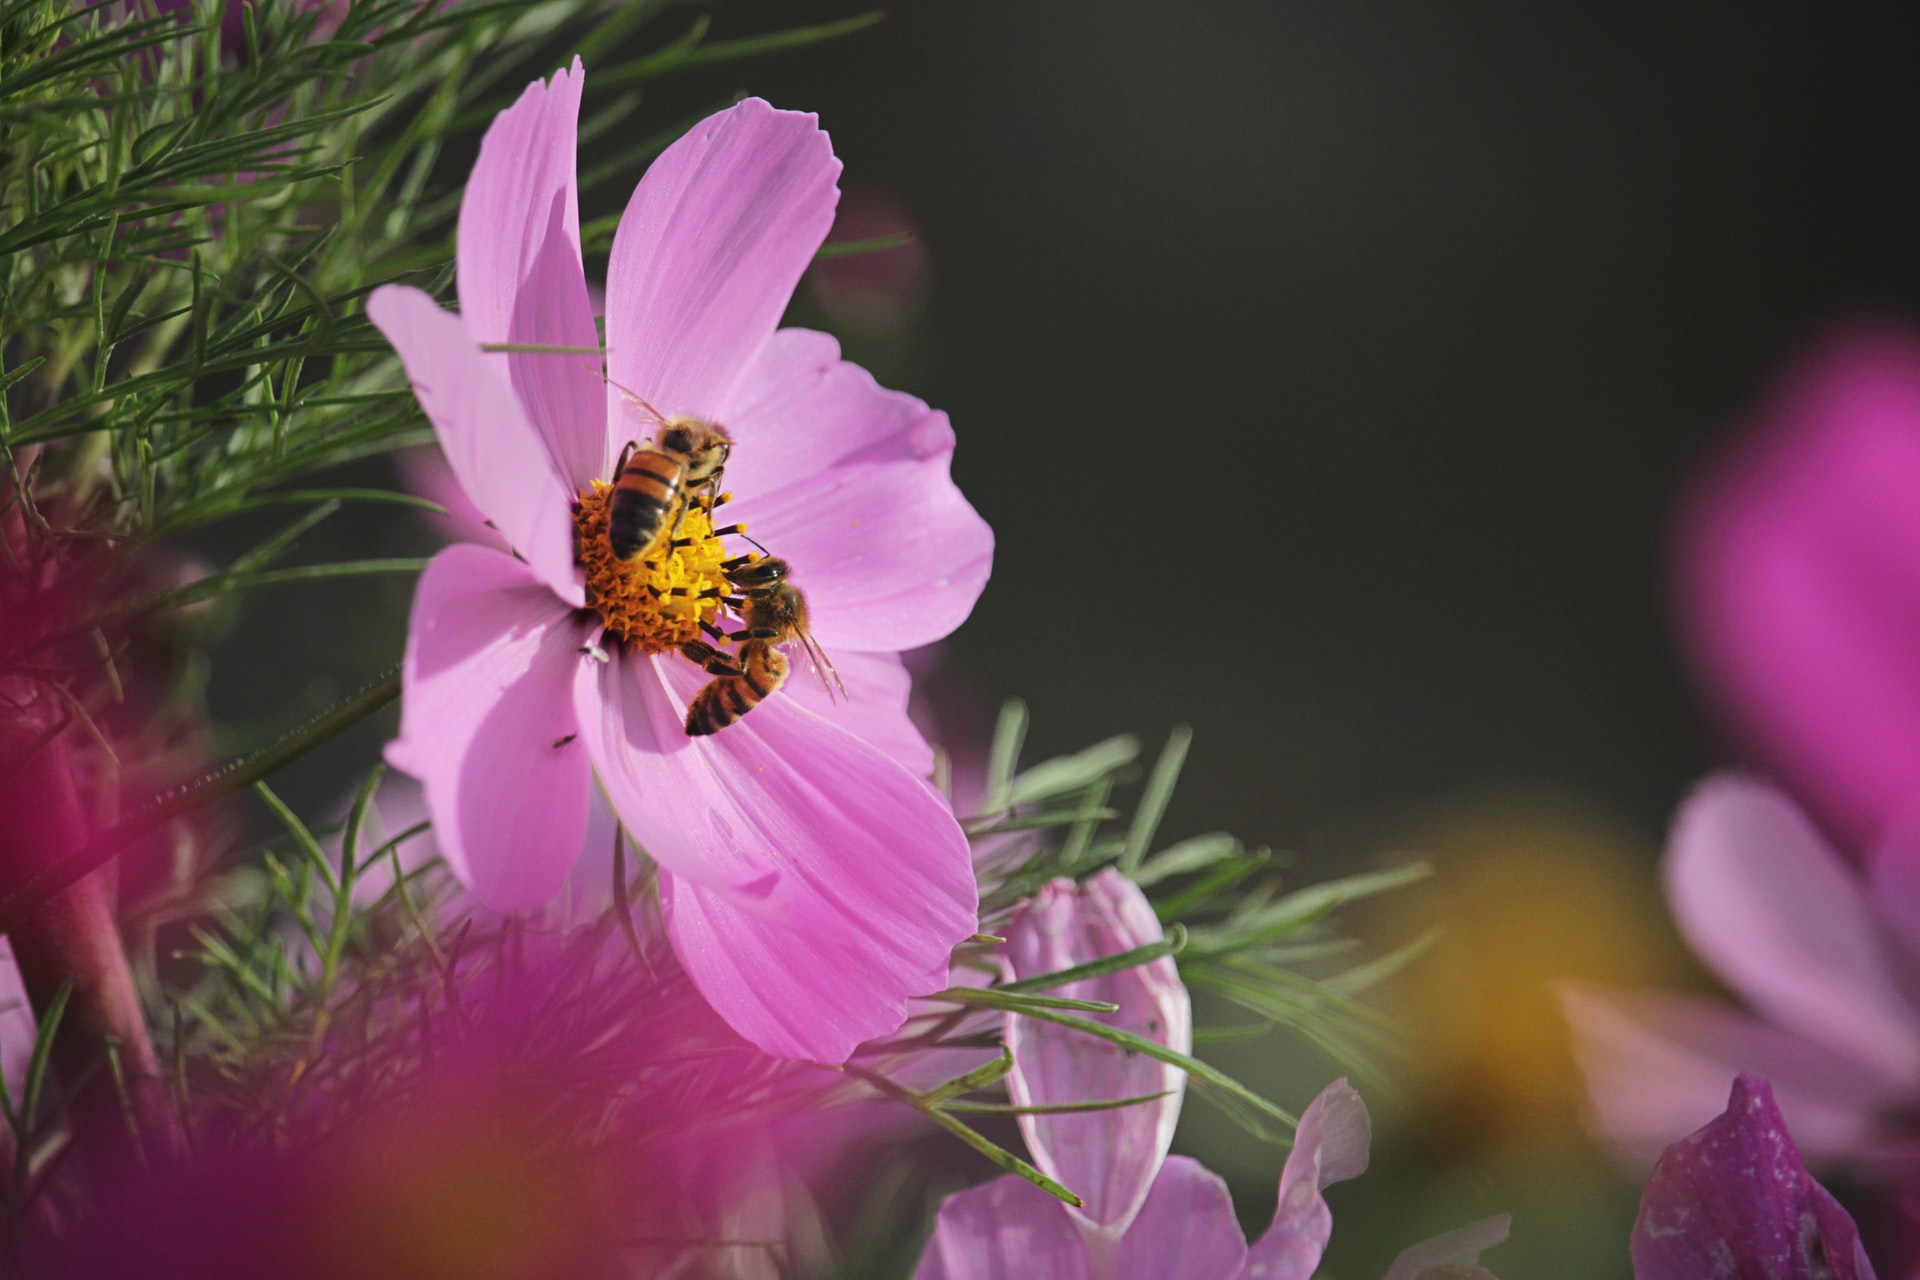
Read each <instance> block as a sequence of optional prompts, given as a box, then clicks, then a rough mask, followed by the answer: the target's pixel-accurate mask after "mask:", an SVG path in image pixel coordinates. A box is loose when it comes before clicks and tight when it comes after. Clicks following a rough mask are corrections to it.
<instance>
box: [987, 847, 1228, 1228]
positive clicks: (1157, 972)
mask: <svg viewBox="0 0 1920 1280" xmlns="http://www.w3.org/2000/svg"><path fill="white" fill-rule="evenodd" d="M1001 932H1002V933H1003V934H1004V935H1005V937H1006V939H1007V944H1006V948H1005V950H1004V951H1003V952H1002V955H1001V964H1002V966H1003V968H1004V969H1005V972H1006V975H1007V977H1008V978H1010V979H1021V978H1031V977H1036V976H1038V975H1040V974H1046V973H1053V972H1056V971H1058V970H1061V969H1067V968H1071V967H1073V966H1074V965H1080V964H1085V963H1087V962H1088V961H1090V960H1098V959H1099V958H1100V957H1102V956H1110V955H1115V954H1118V953H1119V952H1122V951H1130V950H1132V949H1133V948H1135V947H1140V946H1145V945H1146V944H1148V943H1150V942H1157V941H1159V940H1160V938H1162V937H1163V936H1164V934H1163V933H1162V931H1161V928H1160V922H1159V920H1158V919H1157V918H1156V917H1155V916H1154V914H1153V907H1152V906H1151V905H1150V904H1149V903H1148V902H1147V899H1146V895H1145V894H1143V893H1141V892H1140V889H1139V887H1138V886H1137V885H1135V884H1134V883H1133V882H1132V881H1131V880H1128V879H1127V878H1126V877H1125V876H1122V875H1120V874H1119V873H1118V872H1116V871H1114V870H1112V869H1111V868H1109V869H1108V870H1105V871H1102V872H1101V873H1100V874H1098V875H1096V876H1094V877H1093V878H1092V879H1090V880H1088V881H1087V882H1086V883H1085V884H1084V885H1076V884H1074V883H1073V881H1071V880H1055V881H1053V882H1052V883H1051V884H1049V885H1046V886H1045V887H1043V888H1042V889H1041V890H1040V892H1039V893H1037V894H1035V895H1034V896H1033V897H1032V898H1031V899H1029V900H1028V901H1027V902H1025V903H1022V904H1021V906H1020V907H1019V908H1018V909H1017V910H1016V911H1015V912H1014V913H1013V915H1012V917H1011V918H1010V919H1009V920H1008V922H1007V924H1006V925H1005V926H1004V927H1003V928H1002V929H1001ZM1049 994H1052V995H1057V996H1064V997H1066V998H1068V999H1073V1000H1104V1001H1108V1002H1110V1003H1113V1004H1117V1005H1119V1006H1120V1009H1119V1012H1117V1013H1111V1014H1090V1015H1087V1016H1089V1017H1093V1018H1096V1019H1097V1020H1099V1021H1102V1022H1107V1023H1110V1024H1112V1025H1114V1026H1118V1027H1121V1028H1124V1029H1125V1030H1128V1031H1132V1032H1134V1033H1136V1034H1138V1035H1141V1036H1144V1037H1146V1038H1148V1039H1150V1040H1155V1041H1157V1042H1159V1043H1160V1044H1164V1045H1166V1046H1168V1047H1170V1048H1173V1049H1177V1050H1179V1051H1180V1052H1182V1053H1185V1052H1187V1051H1188V1050H1190V1049H1191V1048H1192V1047H1193V1013H1192V1008H1191V1005H1190V1003H1189V1001H1188V998H1187V989H1186V987H1185V986H1184V985H1183V984H1182V983H1181V981H1180V976H1179V974H1178V973H1177V972H1176V971H1175V969H1174V965H1173V961H1172V959H1171V958H1168V957H1162V958H1161V959H1159V960H1155V961H1153V962H1152V963H1150V964H1145V965H1137V966H1135V967H1134V968H1131V969H1127V970H1123V971H1122V972H1120V973H1115V974H1109V975H1108V976H1106V977H1103V978H1094V979H1090V980H1084V981H1081V982H1074V983H1069V984H1067V985H1065V986H1062V987H1059V988H1056V989H1054V990H1052V991H1051V992H1050V993H1049ZM1006 1037H1007V1047H1008V1048H1009V1049H1011V1050H1012V1051H1013V1061H1014V1068H1013V1073H1012V1074H1011V1075H1009V1076H1008V1077H1007V1093H1008V1095H1009V1096H1010V1097H1012V1099H1013V1100H1014V1102H1016V1103H1018V1104H1019V1105H1021V1106H1045V1105H1051V1104H1054V1103H1066V1102H1088V1101H1096V1100H1100V1099H1116V1098H1134V1097H1142V1096H1145V1095H1148V1094H1160V1095H1163V1096H1161V1097H1160V1098H1159V1099H1158V1100H1157V1101H1154V1102H1146V1103H1141V1104H1139V1105H1137V1106H1131V1107H1121V1108H1119V1109H1117V1110H1112V1111H1092V1112H1082V1113H1066V1114H1056V1115H1023V1116H1021V1117H1020V1132H1021V1134H1022V1135H1023V1136H1024V1137H1025V1138H1026V1140H1027V1149H1028V1150H1029V1151H1030V1152H1032V1154H1033V1162H1034V1164H1036V1165H1038V1166H1039V1167H1040V1169H1041V1170H1042V1171H1044V1172H1045V1173H1046V1174H1047V1175H1048V1176H1049V1177H1052V1178H1053V1179H1055V1180H1056V1181H1058V1182H1061V1183H1063V1184H1064V1185H1066V1186H1067V1187H1068V1188H1070V1189H1071V1190H1073V1191H1074V1192H1075V1193H1077V1194H1078V1195H1080V1196H1081V1197H1082V1198H1083V1199H1085V1200H1086V1202H1087V1203H1086V1207H1085V1208H1084V1209H1082V1210H1079V1211H1078V1212H1079V1214H1080V1215H1081V1216H1082V1217H1084V1218H1085V1220H1086V1221H1087V1222H1088V1223H1089V1224H1090V1225H1093V1226H1097V1227H1101V1228H1105V1229H1106V1230H1107V1231H1108V1232H1110V1233H1112V1234H1115V1235H1117V1234H1119V1233H1121V1232H1124V1231H1125V1230H1126V1227H1127V1224H1128V1223H1129V1222H1131V1221H1133V1217H1134V1215H1135V1214H1136V1213H1138V1212H1140V1206H1141V1204H1142V1203H1143V1202H1144V1201H1145V1200H1146V1198H1147V1192H1148V1191H1149V1190H1150V1189H1151V1188H1152V1187H1153V1180H1154V1177H1155V1175H1156V1174H1158V1173H1159V1171H1160V1163H1161V1161H1162V1160H1164V1159H1165V1158H1166V1154H1167V1144H1168V1143H1169V1142H1171V1141H1172V1140H1173V1129H1174V1125H1175V1124H1176V1123H1177V1122H1178V1120H1179V1119H1180V1100H1181V1096H1182V1094H1183V1093H1184V1091H1185V1089H1186V1074H1185V1073H1184V1072H1182V1071H1181V1070H1180V1069H1179V1068H1177V1067H1173V1066H1169V1065H1167V1064H1166V1063H1163V1062H1160V1061H1157V1060H1156V1059H1153V1058H1149V1057H1147V1056H1146V1055H1145V1054H1142V1053H1136V1052H1134V1051H1133V1050H1130V1049H1123V1048H1121V1047H1120V1046H1118V1045H1115V1044H1113V1043H1112V1042H1110V1041H1107V1040H1102V1039H1100V1038H1098V1037H1097V1036H1092V1035H1087V1034H1085V1033H1083V1032H1079V1031H1074V1030H1071V1029H1069V1028H1066V1027H1060V1026H1055V1025H1054V1024H1052V1023H1047V1022H1039V1021H1036V1020H1033V1019H1029V1018H1021V1017H1015V1016H1009V1017H1008V1018H1007V1031H1006Z"/></svg>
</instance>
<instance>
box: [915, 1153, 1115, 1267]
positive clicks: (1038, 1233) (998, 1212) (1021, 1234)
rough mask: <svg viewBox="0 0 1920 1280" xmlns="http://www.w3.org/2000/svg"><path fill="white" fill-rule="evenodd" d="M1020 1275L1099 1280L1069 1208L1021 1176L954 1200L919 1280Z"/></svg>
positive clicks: (947, 1204) (937, 1225)
mask: <svg viewBox="0 0 1920 1280" xmlns="http://www.w3.org/2000/svg"><path fill="white" fill-rule="evenodd" d="M1016 1277H1018V1278H1021V1280H1024V1278H1026V1277H1032V1280H1042V1278H1043V1277H1044V1280H1094V1275H1093V1270H1092V1268H1091V1267H1090V1266H1089V1265H1088V1262H1087V1248H1086V1243H1085V1242H1084V1241H1083V1240H1082V1239H1081V1238H1080V1232H1079V1230H1078V1228H1076V1227H1075V1226H1074V1224H1073V1220H1072V1219H1071V1218H1069V1217H1068V1216H1067V1210H1066V1207H1065V1206H1064V1205H1062V1204H1061V1203H1060V1202H1059V1201H1058V1200H1055V1199H1054V1198H1053V1197H1052V1196H1050V1195H1048V1194H1047V1193H1046V1192H1044V1191H1042V1190H1040V1188H1038V1187H1036V1186H1034V1185H1033V1184H1032V1183H1031V1182H1028V1181H1027V1180H1026V1179H1024V1178H1015V1177H1006V1178H1001V1179H999V1180H997V1181H994V1182H989V1183H987V1184H986V1185H985V1186H983V1187H975V1188H973V1189H972V1190H971V1191H962V1192H960V1193H959V1194H958V1195H952V1196H948V1197H947V1198H946V1200H945V1201H944V1202H943V1203H942V1204H941V1205H940V1216H939V1217H938V1218H937V1219H936V1220H935V1222H934V1228H933V1238H932V1239H931V1240H929V1241H927V1248H926V1252H924V1253H922V1254H921V1255H920V1265H919V1266H917V1267H915V1268H914V1272H913V1280H1016ZM1128 1280H1132V1277H1130V1276H1129V1277H1128Z"/></svg>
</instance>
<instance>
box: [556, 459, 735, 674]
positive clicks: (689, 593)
mask: <svg viewBox="0 0 1920 1280" xmlns="http://www.w3.org/2000/svg"><path fill="white" fill-rule="evenodd" d="M612 499H613V486H612V485H610V484H607V483H606V482H605V481H601V480H595V481H594V482H593V483H592V484H591V485H590V486H589V487H587V488H585V489H582V490H581V491H580V496H579V498H578V499H577V500H576V501H575V503H574V507H573V532H574V555H575V558H576V559H578V560H579V562H580V567H581V568H582V569H584V570H585V571H586V579H587V584H586V585H587V607H588V608H590V609H592V610H593V611H594V612H595V613H598V614H599V615H600V620H601V621H602V622H603V623H605V624H606V629H607V631H608V632H609V633H610V634H612V635H614V636H616V637H618V638H619V639H620V640H621V641H622V642H623V643H625V644H626V645H627V646H628V648H630V649H633V650H637V651H639V652H641V653H664V652H666V651H667V650H670V649H678V648H679V647H680V646H681V645H683V644H685V643H686V642H687V641H689V640H698V639H700V638H701V636H702V634H703V631H704V630H705V629H706V628H710V627H711V626H712V625H713V620H714V619H715V618H717V617H718V615H719V614H720V612H721V610H722V609H723V608H724V607H725V600H724V597H725V596H727V595H728V594H730V588H731V584H730V583H728V581H727V574H726V569H725V568H724V567H723V566H724V565H725V563H726V561H727V560H728V558H729V557H728V553H727V549H726V547H725V546H724V545H722V543H721V541H720V532H718V531H716V530H715V529H714V527H713V520H712V517H711V514H710V512H709V510H708V507H707V504H706V503H705V501H704V500H700V499H696V500H695V501H694V502H693V503H692V504H691V505H689V506H688V507H687V510H686V514H685V515H684V516H683V517H682V518H681V521H680V528H679V530H678V532H676V533H675V534H674V535H673V536H672V537H670V538H669V537H662V538H660V539H659V540H658V541H657V542H656V543H655V544H654V545H653V546H651V547H649V548H647V550H646V551H644V552H643V553H641V554H640V555H637V556H635V557H634V558H633V559H631V560H622V559H620V558H619V557H617V556H615V555H614V554H613V548H612V547H611V546H609V545H608V543H607V510H608V507H609V506H610V505H611V503H612Z"/></svg>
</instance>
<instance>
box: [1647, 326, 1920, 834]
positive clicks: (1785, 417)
mask: <svg viewBox="0 0 1920 1280" xmlns="http://www.w3.org/2000/svg"><path fill="white" fill-rule="evenodd" d="M1916 493H1920V338H1916V337H1915V335H1914V334H1912V333H1911V332H1910V331H1908V330H1907V329H1905V328H1904V327H1902V326H1900V325H1897V324H1894V323H1887V322H1880V323H1865V324H1855V325H1851V326H1847V327H1844V328H1840V329H1837V330H1836V331H1834V332H1833V333H1831V334H1829V335H1828V336H1827V337H1826V338H1825V339H1824V340H1823V341H1821V342H1820V343H1817V344H1816V345H1814V347H1813V348H1812V349H1811V350H1810V351H1808V352H1807V353H1806V354H1805V355H1804V356H1803V357H1802V358H1801V360H1800V361H1799V363H1798V364H1797V365H1796V366H1794V367H1793V368H1791V369H1790V370H1789V371H1788V372H1787V373H1786V374H1785V375H1784V376H1783V377H1782V378H1781V379H1780V380H1779V383H1778V385H1777V386H1776V387H1775V388H1774V389H1773V390H1772V391H1771V392H1770V393H1769V398H1768V400H1767V401H1766V402H1765V403H1764V404H1763V406H1762V407H1761V410H1760V411H1759V413H1758V415H1757V417H1756V420H1755V421H1754V422H1753V423H1752V425H1751V427H1750V428H1749V429H1748V430H1747V431H1746V432H1745V433H1743V434H1742V435H1740V436H1739V437H1737V438H1735V439H1733V440H1731V441H1729V443H1728V445H1727V446H1726V448H1725V449H1724V450H1723V451H1722V452H1721V453H1720V454H1719V455H1718V456H1716V457H1715V458H1714V459H1713V460H1712V461H1711V464H1710V465H1709V466H1708V467H1707V468H1705V469H1703V471H1702V474H1701V477H1700V479H1699V481H1698V482H1697V484H1696V485H1695V487H1694V489H1693V490H1692V492H1691V494H1690V496H1689V497H1688V499H1687V500H1686V502H1685V504H1684V506H1683V509H1682V511H1681V518H1680V521H1679V525H1678V530H1677V534H1678V536H1677V546H1676V550H1677V557H1676V561H1677V568H1678V572H1677V574H1676V579H1675V592H1676V605H1677V609H1678V612H1679V615H1680V621H1681V623H1682V631H1683V636H1684V638H1685V640H1686V641H1687V643H1688V648H1689V651H1690V656H1691V657H1692V659H1693V665H1694V669H1695V672H1696V674H1697V676H1698V678H1699V680H1700V681H1701V683H1702V685H1703V686H1704V687H1705V688H1706V689H1707V690H1708V692H1709V693H1710V694H1712V695H1713V696H1714V698H1715V700H1716V701H1717V703H1718V704H1719V707H1720V709H1721V710H1722V712H1723V713H1724V714H1725V715H1726V717H1727V718H1728V720H1729V721H1730V723H1731V726H1732V728H1733V729H1734V730H1735V732H1736V733H1737V734H1738V735H1739V736H1740V738H1741V740H1742V741H1743V742H1744V744H1745V745H1746V746H1747V747H1748V748H1749V749H1750V750H1751V751H1752V752H1753V754H1754V756H1755V757H1756V759H1757V760H1758V761H1759V762H1761V763H1763V764H1765V765H1767V766H1768V767H1769V768H1771V769H1773V770H1775V771H1777V772H1778V773H1779V774H1780V775H1781V777H1782V778H1783V780H1785V781H1786V782H1787V783H1788V785H1789V788H1790V789H1791V790H1792V791H1793V792H1794V793H1795V794H1796V795H1799V796H1801V797H1802V798H1804V799H1805V800H1806V801H1807V802H1808V803H1809V804H1810V805H1811V806H1812V808H1813V810H1814V812H1815V813H1817V814H1818V815H1819V816H1820V818H1821V819H1822V821H1823V822H1825V823H1827V824H1828V825H1829V826H1830V827H1831V828H1832V829H1834V830H1835V831H1836V832H1837V833H1838V834H1839V835H1840V836H1841V837H1842V839H1843V841H1844V842H1846V843H1847V844H1849V845H1850V846H1864V845H1865V844H1866V843H1868V842H1869V841H1871V840H1872V839H1873V838H1874V837H1876V836H1877V835H1878V834H1879V833H1880V832H1881V831H1882V830H1883V829H1884V827H1885V826H1886V824H1887V823H1889V822H1891V821H1894V820H1898V819H1900V818H1902V817H1912V816H1916V815H1915V809H1916V806H1920V502H1916V501H1915V499H1914V495H1915V494H1916Z"/></svg>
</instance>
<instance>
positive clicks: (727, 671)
mask: <svg viewBox="0 0 1920 1280" xmlns="http://www.w3.org/2000/svg"><path fill="white" fill-rule="evenodd" d="M791 572H792V569H791V567H790V566H789V565H788V564H787V562H786V561H785V560H782V559H780V558H779V557H777V556H764V557H761V558H760V559H756V560H746V559H743V560H741V561H740V562H738V563H737V564H736V565H735V566H734V567H733V568H732V569H730V570H729V572H728V578H729V579H730V580H731V581H732V582H733V584H734V586H736V587H738V588H739V590H740V592H741V596H742V601H741V605H742V608H741V619H742V621H743V622H745V624H746V625H745V626H744V627H742V628H741V629H740V630H738V631H734V632H730V633H728V635H727V639H729V640H738V641H741V645H740V653H739V656H738V657H737V658H735V657H734V656H732V655H730V654H726V653H722V652H721V651H720V650H718V649H716V648H714V647H713V646H712V645H710V644H707V643H705V642H704V641H698V640H696V641H694V642H692V643H690V644H687V645H683V646H681V652H682V653H684V654H685V655H686V656H687V657H689V658H691V659H692V660H693V661H695V662H697V663H699V664H700V665H701V667H703V668H704V669H705V670H706V671H707V672H708V673H709V674H711V675H712V676H713V679H712V680H709V681H708V682H707V683H706V685H705V686H704V687H703V688H702V689H701V690H700V692H699V693H697V694H695V695H694V699H693V703H692V705H690V706H689V707H688V708H687V736H688V737H692V738H698V737H703V736H705V735H707V734H713V733H718V732H720V730H722V729H724V728H726V727H727V726H728V725H730V724H732V723H733V722H734V721H736V720H738V719H740V717H742V716H744V715H746V714H747V712H749V711H751V710H753V709H754V708H755V707H757V706H759V705H760V704H761V703H762V702H764V701H766V700H767V698H769V697H770V696H772V694H773V692H774V691H775V690H776V689H778V688H779V687H780V686H781V685H783V684H785V683H786V682H787V676H788V674H789V673H790V672H791V671H792V664H791V663H790V662H789V661H788V658H787V655H786V654H784V653H782V652H781V651H780V650H779V648H778V647H777V646H779V645H781V644H784V643H786V642H787V641H789V640H798V641H799V642H800V644H801V646H802V647H803V648H804V649H806V651H807V657H808V658H809V659H810V660H811V661H812V662H813V669H814V671H815V672H816V673H817V674H818V675H819V676H820V684H821V686H822V687H824V688H825V689H826V691H827V696H828V697H829V698H831V697H833V695H834V690H835V689H836V688H837V689H838V690H839V691H840V696H841V697H845V696H846V693H847V687H846V685H844V684H842V683H841V682H840V673H839V672H837V671H835V670H834V669H833V664H832V663H831V662H829V661H827V655H826V654H825V653H823V652H822V651H821V649H820V646H819V645H818V644H816V643H815V642H814V639H813V636H812V635H811V634H810V633H809V632H808V631H807V601H806V597H805V596H803V595H801V594H800V590H799V588H798V587H795V586H794V585H793V584H792V583H791V582H788V581H787V575H788V574H789V573H791ZM829 677H831V682H829Z"/></svg>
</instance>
